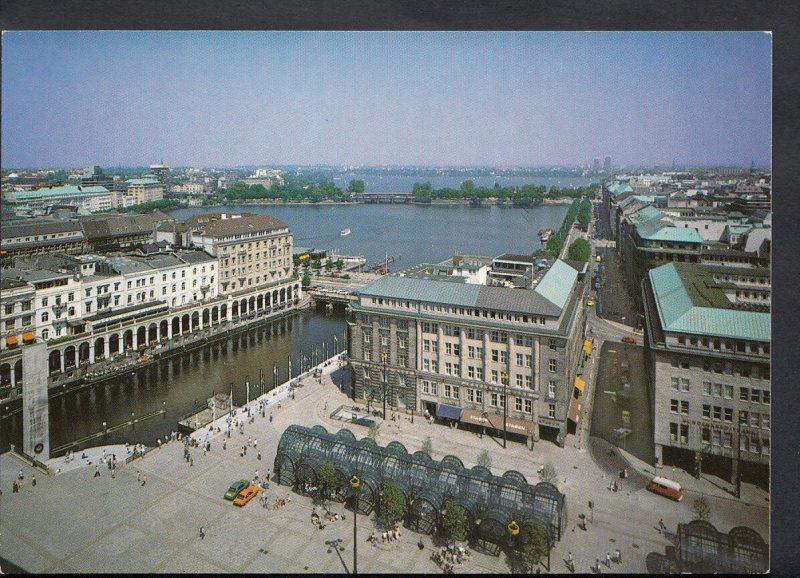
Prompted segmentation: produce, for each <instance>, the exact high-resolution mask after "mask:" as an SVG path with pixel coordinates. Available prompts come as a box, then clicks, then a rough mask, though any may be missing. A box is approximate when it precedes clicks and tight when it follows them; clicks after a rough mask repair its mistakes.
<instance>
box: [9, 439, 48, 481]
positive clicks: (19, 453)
mask: <svg viewBox="0 0 800 578" xmlns="http://www.w3.org/2000/svg"><path fill="white" fill-rule="evenodd" d="M11 453H12V454H14V455H15V456H17V457H18V458H20V459H22V460H23V461H26V462H28V464H29V465H30V466H31V467H34V468H36V469H38V470H40V471H42V472H44V473H46V474H47V475H48V476H49V475H50V473H51V472H50V466H48V465H47V464H45V463H44V462H41V461H39V460H37V459H36V458H34V457H31V456H29V455H28V454H26V453H25V452H23V451H21V450H18V449H16V447H15V446H14V444H11Z"/></svg>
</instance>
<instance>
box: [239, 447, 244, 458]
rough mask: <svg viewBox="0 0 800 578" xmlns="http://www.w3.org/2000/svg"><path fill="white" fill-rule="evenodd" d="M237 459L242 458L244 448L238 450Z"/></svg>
mask: <svg viewBox="0 0 800 578" xmlns="http://www.w3.org/2000/svg"><path fill="white" fill-rule="evenodd" d="M239 457H242V458H243V457H244V446H242V449H240V450H239Z"/></svg>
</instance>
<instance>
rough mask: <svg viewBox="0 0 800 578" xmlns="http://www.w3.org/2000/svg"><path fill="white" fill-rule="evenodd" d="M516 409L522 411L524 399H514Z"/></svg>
mask: <svg viewBox="0 0 800 578" xmlns="http://www.w3.org/2000/svg"><path fill="white" fill-rule="evenodd" d="M514 409H515V410H516V411H522V398H521V397H515V398H514Z"/></svg>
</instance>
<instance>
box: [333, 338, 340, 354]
mask: <svg viewBox="0 0 800 578" xmlns="http://www.w3.org/2000/svg"><path fill="white" fill-rule="evenodd" d="M338 354H339V339H338V338H337V337H336V336H335V335H334V336H333V355H338Z"/></svg>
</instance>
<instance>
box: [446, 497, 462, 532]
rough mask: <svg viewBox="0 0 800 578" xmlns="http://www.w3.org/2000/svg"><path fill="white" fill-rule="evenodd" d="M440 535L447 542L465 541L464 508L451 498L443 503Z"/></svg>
mask: <svg viewBox="0 0 800 578" xmlns="http://www.w3.org/2000/svg"><path fill="white" fill-rule="evenodd" d="M442 534H443V535H444V537H445V538H446V539H447V540H466V538H467V516H466V513H465V512H464V508H463V507H462V506H461V504H459V503H458V502H456V501H455V500H453V499H451V498H447V499H446V500H445V501H444V516H442Z"/></svg>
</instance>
